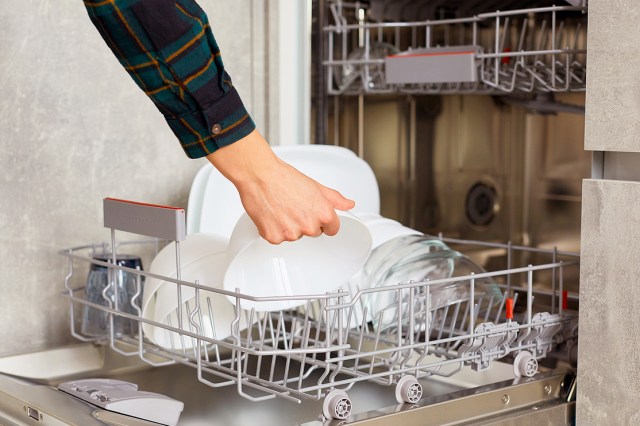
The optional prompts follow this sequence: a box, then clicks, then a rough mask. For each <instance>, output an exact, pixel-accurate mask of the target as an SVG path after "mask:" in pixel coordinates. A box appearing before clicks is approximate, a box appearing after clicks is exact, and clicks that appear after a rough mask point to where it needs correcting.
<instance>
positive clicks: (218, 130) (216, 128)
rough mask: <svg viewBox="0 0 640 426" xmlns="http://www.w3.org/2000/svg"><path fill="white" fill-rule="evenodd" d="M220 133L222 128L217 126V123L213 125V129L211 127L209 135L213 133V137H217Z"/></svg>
mask: <svg viewBox="0 0 640 426" xmlns="http://www.w3.org/2000/svg"><path fill="white" fill-rule="evenodd" d="M221 131H222V126H221V125H219V124H218V123H216V124H214V125H213V127H211V133H213V134H214V135H217V134H218V133H220V132H221Z"/></svg>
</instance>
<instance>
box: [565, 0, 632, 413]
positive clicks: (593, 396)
mask: <svg viewBox="0 0 640 426" xmlns="http://www.w3.org/2000/svg"><path fill="white" fill-rule="evenodd" d="M639 17H640V4H639V3H638V2H637V0H618V1H615V2H611V1H609V0H590V1H589V35H588V45H589V47H588V55H587V62H588V70H589V73H588V78H587V109H586V129H585V148H586V149H588V150H594V151H605V152H603V153H598V155H596V156H594V159H595V160H596V166H597V165H598V164H603V166H602V167H604V170H603V171H602V170H598V169H599V167H595V168H594V170H595V171H596V176H594V177H596V178H599V177H601V176H600V175H602V176H605V177H609V178H612V179H620V178H623V179H632V180H635V179H637V177H638V174H637V173H628V170H627V172H625V170H624V169H625V168H633V167H635V168H636V170H637V169H639V168H640V162H639V159H638V157H637V154H636V155H635V158H634V156H633V155H632V154H629V153H628V152H637V151H640V73H639V72H638V69H639V67H640V45H639V44H638V42H637V41H638V39H639V38H640V26H638V18H639ZM612 151H619V153H618V154H615V155H614V154H612V153H611V152H612ZM603 157H604V161H602V158H603ZM609 157H611V158H613V159H614V161H608V160H607V159H608V158H609ZM623 160H624V161H623ZM609 169H611V170H609ZM582 197H583V198H582V238H581V271H580V336H579V341H580V347H579V354H578V395H577V421H576V424H578V425H636V424H639V423H640V356H639V355H640V284H639V282H638V276H640V266H639V265H640V215H639V214H638V211H639V209H640V201H639V200H640V182H638V181H622V180H611V179H593V180H585V182H584V185H583V196H582Z"/></svg>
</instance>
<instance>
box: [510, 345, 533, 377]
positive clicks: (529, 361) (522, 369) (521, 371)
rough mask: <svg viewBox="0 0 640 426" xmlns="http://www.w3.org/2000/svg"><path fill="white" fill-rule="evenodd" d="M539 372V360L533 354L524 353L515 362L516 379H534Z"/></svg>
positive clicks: (517, 356)
mask: <svg viewBox="0 0 640 426" xmlns="http://www.w3.org/2000/svg"><path fill="white" fill-rule="evenodd" d="M537 372H538V360H537V359H535V358H534V356H533V355H531V352H528V351H522V352H520V353H519V354H518V355H516V358H515V360H514V361H513V374H514V375H515V376H516V377H533V376H535V375H536V373H537Z"/></svg>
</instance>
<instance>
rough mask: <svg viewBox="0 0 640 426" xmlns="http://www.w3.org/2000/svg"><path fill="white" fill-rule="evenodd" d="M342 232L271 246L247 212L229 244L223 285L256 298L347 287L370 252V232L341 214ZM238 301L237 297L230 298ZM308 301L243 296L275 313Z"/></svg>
mask: <svg viewBox="0 0 640 426" xmlns="http://www.w3.org/2000/svg"><path fill="white" fill-rule="evenodd" d="M338 215H339V217H340V231H339V232H338V234H336V235H335V236H333V237H328V236H326V235H321V236H320V237H317V238H310V237H303V238H301V239H300V240H298V241H294V242H284V243H282V244H279V245H272V244H269V243H268V242H267V241H266V240H264V239H262V238H261V237H260V235H259V234H258V230H257V229H256V227H255V225H254V224H253V222H252V221H251V219H250V218H249V216H248V215H247V214H244V215H243V216H242V217H241V218H240V220H239V221H238V224H237V225H236V227H235V229H234V230H233V235H232V237H231V241H230V243H229V251H228V255H227V256H228V267H227V271H226V273H225V276H224V289H225V290H229V291H236V289H238V290H239V292H240V293H243V294H246V295H250V296H254V297H270V296H277V297H282V296H300V295H318V294H324V293H326V292H327V291H332V290H336V289H338V288H339V287H341V286H346V284H347V281H348V280H349V279H350V278H351V277H352V276H353V275H354V274H355V273H356V272H357V271H358V270H359V269H360V268H361V267H362V265H363V264H364V262H365V261H366V260H367V258H368V257H369V252H370V251H371V234H370V233H369V230H368V229H367V227H366V226H365V225H364V224H363V223H362V222H360V221H359V220H358V219H357V218H356V217H355V216H353V215H351V214H349V213H347V212H338ZM230 301H231V302H232V303H235V298H233V297H230ZM305 302H306V301H305V300H298V299H296V300H274V301H252V300H247V299H241V301H240V306H241V307H242V308H243V309H252V308H255V309H256V310H257V311H277V310H281V309H288V308H293V307H295V306H300V305H302V304H303V303H305Z"/></svg>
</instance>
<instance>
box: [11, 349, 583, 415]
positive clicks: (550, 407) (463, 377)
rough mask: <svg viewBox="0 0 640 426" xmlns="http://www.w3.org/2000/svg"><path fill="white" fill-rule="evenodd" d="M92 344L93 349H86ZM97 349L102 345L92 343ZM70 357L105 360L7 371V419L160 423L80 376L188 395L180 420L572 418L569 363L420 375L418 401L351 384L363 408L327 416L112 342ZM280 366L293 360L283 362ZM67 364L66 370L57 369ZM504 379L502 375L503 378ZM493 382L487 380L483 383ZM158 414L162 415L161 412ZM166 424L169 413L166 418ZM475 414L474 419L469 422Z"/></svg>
mask: <svg viewBox="0 0 640 426" xmlns="http://www.w3.org/2000/svg"><path fill="white" fill-rule="evenodd" d="M87 349H89V351H88V350H87ZM93 349H97V350H93ZM60 351H61V349H57V350H53V351H48V352H49V353H47V352H41V353H38V354H28V355H23V356H18V357H13V359H10V360H8V361H5V362H2V363H0V368H1V369H3V370H6V369H7V366H9V365H10V364H12V365H14V366H15V365H16V363H17V362H21V361H29V362H30V361H33V360H35V359H36V357H37V358H40V359H45V358H49V359H52V358H53V359H55V356H54V357H52V356H51V355H52V353H54V352H57V354H60ZM62 351H64V353H65V355H66V356H68V357H69V359H71V358H72V357H73V356H74V355H73V354H74V353H80V352H81V353H82V354H83V356H86V354H87V353H89V352H92V353H94V354H95V356H96V361H97V362H102V364H103V367H102V368H100V369H98V370H90V371H84V372H76V373H75V374H72V373H70V372H69V369H68V366H64V365H62V363H61V364H60V365H55V364H56V362H53V363H52V364H53V365H50V368H49V369H48V371H49V372H50V373H52V374H55V372H56V370H57V369H59V368H62V369H66V371H67V373H68V376H67V377H61V376H58V377H53V376H49V377H46V378H43V379H40V380H38V381H39V382H47V383H46V384H45V383H37V382H36V381H34V380H33V379H31V380H25V379H18V378H15V377H10V376H7V375H0V424H2V425H3V426H5V425H6V426H14V425H15V426H18V425H19V426H23V425H34V424H38V425H82V426H85V425H86V426H92V425H131V426H138V425H140V426H144V425H153V424H158V423H154V422H150V421H146V420H143V419H139V418H134V417H131V416H126V415H123V414H121V413H116V412H112V411H109V410H105V409H102V408H99V407H96V406H94V405H92V404H88V403H86V402H84V401H82V400H80V399H78V398H74V397H71V396H69V395H68V394H67V393H64V392H61V391H59V390H57V383H58V382H59V381H64V380H66V379H68V378H71V377H75V379H77V378H78V377H104V376H105V375H108V376H109V377H110V379H112V380H123V381H127V382H133V383H137V384H138V388H139V389H142V390H144V391H147V392H155V393H159V394H164V395H167V396H169V397H172V398H181V399H182V400H183V401H184V402H185V405H184V411H183V412H182V415H181V416H180V421H179V422H178V424H179V425H185V426H196V425H205V424H206V425H246V424H252V423H254V422H255V421H256V420H257V419H259V421H260V423H261V424H262V425H263V426H276V425H294V424H309V425H335V424H367V425H368V424H371V425H391V424H397V423H398V422H401V424H406V425H442V424H513V423H512V422H515V421H517V419H518V418H519V416H522V415H527V416H533V417H529V418H528V419H527V420H530V419H536V424H554V425H561V424H571V423H570V419H571V418H573V411H574V404H575V403H574V402H573V396H574V394H575V392H574V386H575V381H574V375H573V374H572V373H570V372H567V371H559V370H556V371H545V372H541V373H539V374H538V375H537V376H536V377H534V378H521V379H508V380H505V378H507V377H510V376H512V366H511V365H509V364H504V363H496V364H494V366H493V368H492V369H491V370H489V371H487V372H480V373H478V372H474V371H472V370H471V369H466V370H465V371H462V372H460V373H459V374H457V375H456V376H455V377H453V378H450V379H445V378H437V377H435V378H434V377H431V378H427V379H420V383H421V385H422V389H423V392H424V397H423V399H422V400H421V401H419V402H417V403H415V404H398V403H397V401H396V400H395V397H394V392H393V390H392V389H389V388H386V387H383V386H379V385H377V384H374V383H368V382H365V383H362V384H361V385H360V386H355V387H354V388H353V389H351V390H349V398H350V400H351V401H352V402H353V405H354V407H356V409H357V411H355V413H354V414H352V415H351V416H350V417H349V419H348V420H340V421H337V420H327V419H324V418H322V416H320V414H319V413H320V412H321V410H322V401H314V400H305V401H303V402H302V403H300V404H291V403H290V402H289V401H287V400H284V399H281V398H276V399H271V400H268V401H264V402H259V403H250V402H249V401H247V400H246V399H244V398H242V397H241V396H240V395H239V394H238V393H237V392H230V391H228V390H227V389H225V388H218V389H211V388H210V387H209V386H207V385H205V384H203V383H200V382H199V381H198V380H197V379H196V378H195V377H194V375H193V371H192V369H191V368H189V367H187V366H183V365H174V366H168V367H163V368H153V369H150V368H148V366H145V365H144V364H137V365H136V363H133V362H131V359H126V358H125V357H122V356H120V355H119V354H117V353H115V352H112V351H110V350H109V349H107V348H104V347H102V348H88V347H87V346H86V345H75V346H73V347H68V348H65V349H62ZM275 368H276V369H277V370H280V371H282V370H284V369H285V368H286V363H285V362H278V363H277V365H276V366H275ZM58 371H60V370H58ZM496 380H498V381H496ZM483 383H486V384H483ZM157 420H159V419H157ZM159 422H160V423H161V424H162V423H164V422H163V421H162V420H159ZM469 422H473V423H469Z"/></svg>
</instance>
